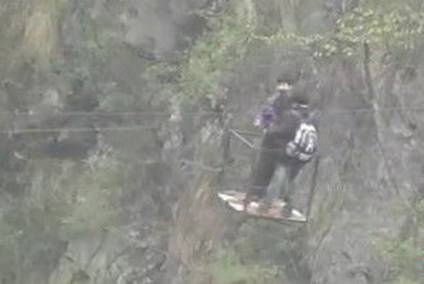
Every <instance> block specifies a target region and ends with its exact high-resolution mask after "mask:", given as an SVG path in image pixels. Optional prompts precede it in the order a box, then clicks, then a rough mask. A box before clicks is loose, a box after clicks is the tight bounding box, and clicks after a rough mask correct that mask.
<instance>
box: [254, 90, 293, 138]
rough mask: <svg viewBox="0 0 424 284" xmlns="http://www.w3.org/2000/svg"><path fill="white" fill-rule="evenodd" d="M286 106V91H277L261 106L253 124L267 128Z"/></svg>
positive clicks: (276, 119) (277, 118)
mask: <svg viewBox="0 0 424 284" xmlns="http://www.w3.org/2000/svg"><path fill="white" fill-rule="evenodd" d="M288 107H289V106H288V102H287V93H286V92H285V91H277V92H276V93H275V94H274V95H272V96H271V97H269V98H268V99H267V100H266V102H265V103H264V104H263V105H262V106H261V108H260V110H259V113H258V114H257V115H256V117H255V121H254V125H255V126H257V127H260V128H262V129H263V130H267V129H269V128H270V127H271V126H273V125H274V124H275V122H276V121H278V120H279V118H280V116H281V113H282V111H283V110H284V109H286V108H288Z"/></svg>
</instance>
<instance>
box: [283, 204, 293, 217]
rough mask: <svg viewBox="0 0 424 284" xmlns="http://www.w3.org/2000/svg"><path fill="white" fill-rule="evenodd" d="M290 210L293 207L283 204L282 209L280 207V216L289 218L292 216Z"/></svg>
mask: <svg viewBox="0 0 424 284" xmlns="http://www.w3.org/2000/svg"><path fill="white" fill-rule="evenodd" d="M292 211H293V208H291V207H290V206H288V205H285V206H284V207H283V208H282V209H281V216H282V217H283V218H290V217H291V216H292Z"/></svg>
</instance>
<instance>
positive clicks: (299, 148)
mask: <svg viewBox="0 0 424 284" xmlns="http://www.w3.org/2000/svg"><path fill="white" fill-rule="evenodd" d="M317 146H318V131H317V129H316V127H315V125H313V124H312V123H311V122H309V121H308V120H304V121H301V123H300V125H299V126H298V128H297V129H296V133H295V135H294V138H293V139H292V140H291V141H289V142H288V143H287V145H286V154H287V155H288V156H289V157H292V158H296V159H298V160H300V161H302V162H308V161H309V160H310V159H311V158H312V156H313V154H314V153H315V151H316V149H317Z"/></svg>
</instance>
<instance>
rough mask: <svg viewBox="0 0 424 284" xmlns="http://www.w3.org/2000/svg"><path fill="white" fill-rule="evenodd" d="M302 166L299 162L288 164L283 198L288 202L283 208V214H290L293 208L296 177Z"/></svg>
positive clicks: (282, 191) (283, 186)
mask: <svg viewBox="0 0 424 284" xmlns="http://www.w3.org/2000/svg"><path fill="white" fill-rule="evenodd" d="M299 170H300V166H299V165H297V164H288V165H286V179H285V180H284V182H283V184H282V190H281V191H280V193H281V195H280V196H281V198H282V199H283V200H284V202H286V206H285V207H284V209H283V214H284V215H287V216H290V215H291V211H292V209H293V202H292V197H293V194H294V191H295V182H294V181H295V178H296V176H297V174H298V173H299Z"/></svg>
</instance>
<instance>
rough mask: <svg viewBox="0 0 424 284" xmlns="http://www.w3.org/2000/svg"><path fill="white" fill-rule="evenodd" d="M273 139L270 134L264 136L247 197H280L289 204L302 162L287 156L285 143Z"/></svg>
mask: <svg viewBox="0 0 424 284" xmlns="http://www.w3.org/2000/svg"><path fill="white" fill-rule="evenodd" d="M274 140H275V139H273V137H272V136H267V135H266V136H265V137H264V139H263V141H262V145H261V149H260V152H259V157H258V160H257V162H256V165H255V167H254V169H253V172H252V177H251V179H252V181H251V185H250V187H249V190H248V193H247V194H248V198H260V199H262V198H267V199H273V198H275V197H280V198H282V199H283V200H284V201H286V202H287V203H289V205H290V204H291V196H292V193H293V191H294V179H295V178H296V176H297V175H298V173H299V171H300V169H301V168H302V167H303V165H304V163H302V162H300V161H298V160H296V159H293V158H291V157H288V156H287V155H286V154H285V145H284V144H279V145H278V144H277V143H273V142H274ZM271 194H273V195H274V196H270V195H271Z"/></svg>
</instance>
